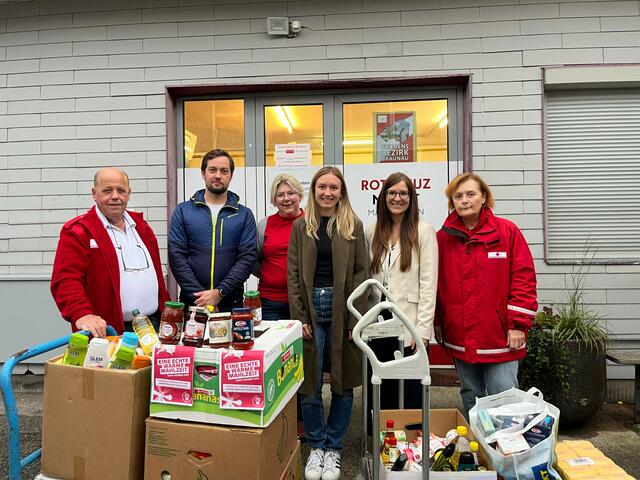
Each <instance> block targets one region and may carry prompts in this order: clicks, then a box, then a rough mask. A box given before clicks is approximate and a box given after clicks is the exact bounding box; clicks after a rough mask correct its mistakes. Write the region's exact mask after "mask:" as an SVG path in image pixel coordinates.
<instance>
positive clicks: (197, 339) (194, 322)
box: [182, 307, 209, 348]
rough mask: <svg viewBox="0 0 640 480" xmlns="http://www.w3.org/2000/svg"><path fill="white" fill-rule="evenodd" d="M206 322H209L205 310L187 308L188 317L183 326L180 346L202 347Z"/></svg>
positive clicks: (201, 308)
mask: <svg viewBox="0 0 640 480" xmlns="http://www.w3.org/2000/svg"><path fill="white" fill-rule="evenodd" d="M207 320H209V313H208V312H207V309H206V308H204V307H189V317H188V318H187V320H186V322H185V324H184V337H183V338H182V344H183V345H186V346H187V347H198V348H199V347H202V344H203V342H204V331H205V328H206V327H207Z"/></svg>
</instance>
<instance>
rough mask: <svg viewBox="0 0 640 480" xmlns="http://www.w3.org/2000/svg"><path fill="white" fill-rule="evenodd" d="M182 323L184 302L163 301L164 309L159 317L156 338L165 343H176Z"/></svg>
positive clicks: (178, 340) (180, 332) (178, 339)
mask: <svg viewBox="0 0 640 480" xmlns="http://www.w3.org/2000/svg"><path fill="white" fill-rule="evenodd" d="M183 325H184V303H182V302H164V311H163V312H162V317H160V331H159V332H158V340H160V343H164V344H166V345H177V344H178V342H180V335H181V334H182V326H183Z"/></svg>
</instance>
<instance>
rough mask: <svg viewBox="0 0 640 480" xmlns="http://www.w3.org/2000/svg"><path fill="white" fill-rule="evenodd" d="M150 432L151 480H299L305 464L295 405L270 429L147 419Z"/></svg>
mask: <svg viewBox="0 0 640 480" xmlns="http://www.w3.org/2000/svg"><path fill="white" fill-rule="evenodd" d="M146 427H147V428H146V431H147V438H146V447H145V456H144V462H145V465H144V466H145V468H144V478H145V479H146V480H159V479H165V478H166V479H169V478H171V479H172V480H183V479H193V480H196V479H210V480H214V479H225V480H249V479H252V480H280V479H283V478H284V479H286V480H290V479H295V478H296V477H295V476H291V473H290V472H291V471H292V470H293V468H290V465H291V464H292V462H293V463H295V462H296V459H297V461H298V462H299V459H300V453H299V452H300V449H299V445H298V441H297V438H296V401H295V399H292V400H290V401H289V402H288V403H287V405H285V407H284V409H283V410H282V411H281V412H280V413H279V414H278V415H276V418H275V419H274V420H273V422H271V424H270V425H269V426H268V427H266V428H255V427H233V426H226V425H209V424H203V423H193V422H182V421H178V420H165V419H159V418H148V419H147V421H146ZM296 454H297V456H296Z"/></svg>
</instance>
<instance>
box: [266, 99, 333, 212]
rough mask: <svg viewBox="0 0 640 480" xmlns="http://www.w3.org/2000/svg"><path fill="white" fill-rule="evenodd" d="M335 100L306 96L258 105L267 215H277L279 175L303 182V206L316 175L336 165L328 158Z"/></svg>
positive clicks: (331, 143) (275, 100) (268, 101)
mask: <svg viewBox="0 0 640 480" xmlns="http://www.w3.org/2000/svg"><path fill="white" fill-rule="evenodd" d="M332 100H333V99H332V98H331V97H306V96H305V97H287V98H265V99H262V100H258V101H257V102H256V152H257V155H258V158H257V164H258V168H257V172H256V173H257V177H258V184H259V185H258V191H259V194H258V198H264V215H270V214H272V213H275V212H276V209H275V207H273V205H272V204H271V184H272V182H273V179H274V178H275V177H276V176H277V175H278V174H280V173H287V174H289V175H293V176H294V177H296V178H297V179H298V181H300V183H301V184H302V186H303V187H304V190H305V195H304V197H303V199H302V205H303V206H304V205H305V204H306V201H307V193H308V189H309V184H310V183H311V178H312V177H313V174H314V173H315V172H316V171H317V170H318V169H319V168H321V167H322V166H323V165H325V164H326V163H333V162H331V161H330V157H331V155H330V154H328V152H331V151H332V150H331V148H332V145H333V135H334V133H333V121H332V120H333V117H332V113H333V102H332ZM327 137H329V138H327ZM260 167H262V168H260ZM260 180H262V181H260ZM260 187H262V188H260ZM258 218H260V216H258Z"/></svg>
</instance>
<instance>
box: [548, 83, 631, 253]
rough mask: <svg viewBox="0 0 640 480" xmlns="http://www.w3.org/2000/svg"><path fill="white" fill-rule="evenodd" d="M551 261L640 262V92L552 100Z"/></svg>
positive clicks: (565, 94) (555, 95)
mask: <svg viewBox="0 0 640 480" xmlns="http://www.w3.org/2000/svg"><path fill="white" fill-rule="evenodd" d="M545 97H546V98H545V102H546V105H545V215H546V237H547V238H546V247H547V252H546V253H547V260H548V261H549V262H550V263H571V262H572V261H576V260H580V259H581V258H582V257H583V256H584V255H585V248H586V246H587V245H588V246H590V248H588V250H587V256H588V257H589V258H590V257H591V256H593V259H594V260H595V261H596V262H598V261H599V262H602V263H632V262H634V261H638V260H639V259H640V90H638V89H637V88H634V89H617V90H605V89H594V90H591V91H588V90H580V91H570V90H557V91H547V92H546V93H545Z"/></svg>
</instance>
